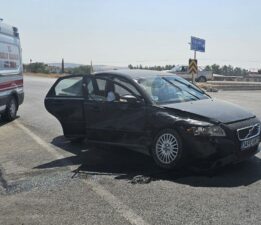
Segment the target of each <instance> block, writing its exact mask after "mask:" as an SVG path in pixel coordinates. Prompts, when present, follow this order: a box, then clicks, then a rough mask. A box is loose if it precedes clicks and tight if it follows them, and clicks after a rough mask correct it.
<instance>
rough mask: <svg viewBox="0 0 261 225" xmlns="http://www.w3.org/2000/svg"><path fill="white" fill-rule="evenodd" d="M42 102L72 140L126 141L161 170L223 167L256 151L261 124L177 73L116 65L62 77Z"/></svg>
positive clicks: (246, 113)
mask: <svg viewBox="0 0 261 225" xmlns="http://www.w3.org/2000/svg"><path fill="white" fill-rule="evenodd" d="M45 107H46V109H47V110H48V112H50V113H51V114H52V115H54V116H55V117H56V118H57V119H58V120H59V122H60V123H61V126H62V128H63V132H64V135H65V137H67V138H68V139H70V140H72V141H81V140H84V139H86V140H87V142H90V143H99V144H104V145H116V146H124V147H127V148H129V149H132V150H136V151H139V152H142V153H145V154H148V155H150V156H152V157H153V159H154V161H155V163H156V164H157V165H158V166H160V167H162V168H164V169H173V168H176V167H179V166H181V165H183V164H184V163H188V162H190V163H193V162H203V161H205V162H208V163H209V164H211V165H213V166H222V165H226V164H229V163H235V162H239V161H242V160H245V159H247V158H249V157H251V156H253V155H255V154H256V153H257V152H258V151H259V150H260V149H259V147H258V146H259V143H260V140H261V134H260V130H261V123H260V121H259V119H258V118H257V117H256V116H255V115H253V114H252V113H250V112H248V111H247V110H245V109H243V108H242V107H239V106H237V105H234V104H231V103H228V102H225V101H220V100H217V99H212V98H211V97H210V96H209V95H208V94H206V93H205V92H204V91H202V90H201V89H200V88H198V87H197V86H195V85H193V84H191V83H190V82H188V81H186V80H184V79H182V78H180V77H178V76H175V75H173V74H168V73H162V72H158V71H149V70H113V71H108V72H99V73H94V74H92V75H70V76H65V77H62V78H59V79H58V80H57V81H56V82H55V84H54V85H53V86H52V87H51V89H50V90H49V92H48V94H47V96H46V98H45Z"/></svg>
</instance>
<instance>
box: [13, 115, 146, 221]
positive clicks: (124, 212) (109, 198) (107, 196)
mask: <svg viewBox="0 0 261 225" xmlns="http://www.w3.org/2000/svg"><path fill="white" fill-rule="evenodd" d="M14 123H15V125H16V126H17V127H19V128H20V129H21V130H23V131H24V132H25V133H26V134H27V135H29V136H30V137H31V138H32V139H33V140H34V141H35V142H36V143H37V144H39V145H40V146H41V147H43V148H44V149H45V150H46V151H48V152H49V153H51V154H52V155H53V156H54V157H55V158H56V159H63V160H64V164H67V163H66V162H68V160H66V159H64V156H63V155H62V154H60V153H59V152H57V150H56V149H55V148H53V147H52V146H51V145H49V144H48V143H47V142H45V141H44V140H43V139H42V138H40V137H39V136H38V135H36V134H35V133H33V132H32V131H31V130H29V129H28V128H27V127H25V126H24V125H23V124H21V123H20V122H18V121H17V120H16V121H14ZM67 165H68V164H67ZM68 168H70V169H73V167H72V166H68ZM83 182H84V183H86V184H87V185H88V186H89V187H90V188H91V190H92V191H94V192H95V193H96V194H97V195H99V196H100V197H101V198H102V199H103V200H104V201H106V202H107V203H108V204H109V205H110V206H111V207H112V208H114V210H115V211H116V212H118V213H119V214H120V215H121V216H122V217H124V218H125V219H126V220H127V221H128V222H130V223H131V224H133V225H148V223H147V222H145V221H144V220H143V219H142V217H140V216H139V215H137V214H136V213H135V212H134V211H133V210H132V209H131V208H129V207H128V206H127V205H125V204H124V203H123V202H122V201H121V200H119V199H118V198H117V197H116V196H114V195H113V194H112V193H110V192H109V191H108V190H106V189H105V188H104V187H103V186H102V185H101V184H99V183H97V182H93V181H90V180H83Z"/></svg>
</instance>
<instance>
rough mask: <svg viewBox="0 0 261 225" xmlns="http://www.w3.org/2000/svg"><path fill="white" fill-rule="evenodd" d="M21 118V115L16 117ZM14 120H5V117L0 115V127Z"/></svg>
mask: <svg viewBox="0 0 261 225" xmlns="http://www.w3.org/2000/svg"><path fill="white" fill-rule="evenodd" d="M18 118H19V116H16V118H15V119H18ZM11 122H12V121H10V122H9V121H5V120H4V119H3V117H2V116H1V115H0V127H2V126H4V125H6V124H9V123H11Z"/></svg>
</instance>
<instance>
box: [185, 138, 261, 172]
mask: <svg viewBox="0 0 261 225" xmlns="http://www.w3.org/2000/svg"><path fill="white" fill-rule="evenodd" d="M184 135H185V134H184ZM183 137H184V136H183ZM188 139H189V140H190V141H189V142H185V143H186V144H185V146H184V147H185V148H186V150H187V152H188V158H189V159H190V162H191V163H192V164H193V165H196V166H198V167H206V168H209V169H212V168H217V167H222V166H225V165H228V164H233V163H238V162H241V161H244V160H246V159H248V158H250V157H252V156H254V155H255V154H257V153H258V152H260V151H261V145H256V146H253V147H250V148H248V149H244V150H241V148H240V142H239V141H238V140H235V139H234V140H233V139H229V138H227V137H218V138H214V137H192V136H190V137H189V138H188ZM260 139H261V138H260Z"/></svg>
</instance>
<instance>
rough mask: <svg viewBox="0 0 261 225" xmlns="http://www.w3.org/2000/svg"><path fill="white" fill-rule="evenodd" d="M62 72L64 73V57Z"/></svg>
mask: <svg viewBox="0 0 261 225" xmlns="http://www.w3.org/2000/svg"><path fill="white" fill-rule="evenodd" d="M61 73H62V74H64V60H63V59H62V70H61Z"/></svg>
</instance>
